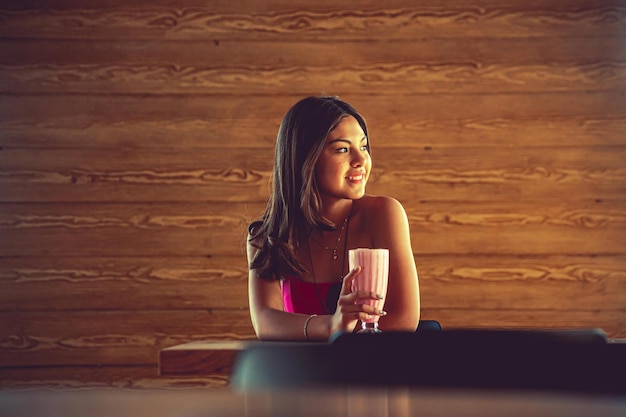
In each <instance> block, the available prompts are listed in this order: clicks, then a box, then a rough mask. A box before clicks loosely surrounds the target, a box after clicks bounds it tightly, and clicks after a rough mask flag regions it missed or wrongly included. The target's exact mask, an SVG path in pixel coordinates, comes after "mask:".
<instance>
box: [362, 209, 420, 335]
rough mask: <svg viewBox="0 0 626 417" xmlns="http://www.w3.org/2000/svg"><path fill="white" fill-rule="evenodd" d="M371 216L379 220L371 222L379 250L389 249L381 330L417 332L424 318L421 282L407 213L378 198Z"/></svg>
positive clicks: (380, 323)
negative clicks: (420, 289) (419, 281)
mask: <svg viewBox="0 0 626 417" xmlns="http://www.w3.org/2000/svg"><path fill="white" fill-rule="evenodd" d="M370 216H371V218H375V219H377V221H376V222H372V223H371V227H372V228H373V236H374V245H375V247H378V248H388V249H389V284H388V287H387V297H386V299H385V307H384V310H385V311H386V312H387V315H386V316H384V317H381V318H380V321H379V325H380V328H381V329H382V330H383V331H385V330H387V331H415V330H416V329H417V326H418V324H419V318H420V297H419V283H418V277H417V269H416V267H415V258H414V257H413V249H412V247H411V233H410V231H409V221H408V218H407V215H406V212H405V210H404V207H402V205H401V204H400V202H398V201H397V200H395V199H393V198H390V197H376V198H375V200H374V201H373V204H372V213H371V214H370ZM370 216H368V217H370Z"/></svg>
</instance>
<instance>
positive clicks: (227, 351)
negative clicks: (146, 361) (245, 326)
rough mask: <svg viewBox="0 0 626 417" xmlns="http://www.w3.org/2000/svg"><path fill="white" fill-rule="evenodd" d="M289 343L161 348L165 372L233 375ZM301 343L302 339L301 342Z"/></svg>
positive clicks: (200, 343)
mask: <svg viewBox="0 0 626 417" xmlns="http://www.w3.org/2000/svg"><path fill="white" fill-rule="evenodd" d="M608 342H609V343H625V344H626V339H617V338H611V339H608ZM260 344H262V345H263V346H272V345H276V346H285V345H290V344H291V345H293V344H296V342H261V341H259V340H232V341H231V340H203V341H196V342H189V343H185V344H181V345H177V346H172V347H168V348H165V349H163V350H161V351H160V352H159V373H160V375H161V376H171V377H185V376H209V375H211V376H221V377H229V376H230V375H231V371H232V370H233V365H234V364H235V360H236V359H237V355H239V353H240V352H242V351H243V350H244V349H246V348H248V347H253V346H255V345H260ZM299 344H300V345H301V344H302V343H299Z"/></svg>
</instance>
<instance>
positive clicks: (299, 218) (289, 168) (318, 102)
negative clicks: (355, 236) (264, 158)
mask: <svg viewBox="0 0 626 417" xmlns="http://www.w3.org/2000/svg"><path fill="white" fill-rule="evenodd" d="M346 116H353V117H354V118H355V119H356V120H357V122H358V123H359V125H360V126H361V128H362V129H363V132H364V133H365V136H366V137H368V134H367V125H366V123H365V119H364V118H363V117H362V116H361V115H360V114H359V113H358V112H357V111H356V110H355V109H354V108H353V107H352V106H351V105H350V104H348V103H346V102H344V101H342V100H339V98H337V97H330V96H322V97H306V98H304V99H302V100H300V101H299V102H297V103H296V104H295V105H293V107H291V109H289V111H288V112H287V113H286V114H285V117H284V118H283V120H282V122H281V124H280V128H279V129H278V135H277V137H276V148H275V152H274V171H273V176H272V191H271V195H270V197H269V200H268V202H267V206H266V208H265V211H264V212H263V214H262V215H261V217H260V218H259V219H258V220H256V221H254V222H252V223H251V224H250V226H249V227H248V233H249V235H250V242H251V243H253V244H254V246H255V247H256V248H257V249H258V251H257V252H256V254H255V256H254V258H253V259H252V260H251V262H250V265H249V268H250V269H255V270H256V271H257V273H258V274H259V276H261V277H262V278H266V279H282V278H284V277H285V276H288V275H301V274H302V273H304V272H306V269H305V268H304V266H303V265H302V263H301V262H300V261H299V260H298V257H297V256H296V253H295V247H296V246H297V245H298V242H302V241H304V240H305V239H306V238H307V233H308V231H309V230H310V229H311V227H318V228H321V229H323V230H333V229H335V228H336V225H335V224H333V223H332V222H331V221H329V220H328V219H326V218H324V217H323V216H322V214H321V198H320V193H319V190H318V187H317V183H316V180H315V165H316V163H317V160H318V158H319V155H320V153H321V152H322V149H323V147H324V143H325V141H326V137H327V136H328V133H330V131H331V130H333V129H334V128H335V127H337V125H338V124H339V122H340V121H341V120H342V119H343V118H344V117H346ZM369 146H370V142H369V140H368V141H367V150H368V151H369V152H370V153H371V151H370V147H369Z"/></svg>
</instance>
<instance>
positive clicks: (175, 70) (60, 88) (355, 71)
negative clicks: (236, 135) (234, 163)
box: [0, 40, 626, 95]
mask: <svg viewBox="0 0 626 417" xmlns="http://www.w3.org/2000/svg"><path fill="white" fill-rule="evenodd" d="M537 43H538V45H539V47H540V48H543V49H546V47H545V45H544V44H545V42H543V41H539V40H538V41H537ZM584 43H587V44H589V41H582V44H581V42H578V41H577V42H572V43H571V46H570V48H567V45H562V44H561V43H559V44H558V45H559V46H560V47H561V50H567V49H570V50H574V51H577V52H578V54H579V55H578V56H572V57H566V58H564V60H565V62H563V63H558V61H557V62H555V60H554V59H550V60H546V59H545V58H543V59H541V60H537V61H533V62H528V61H527V60H525V59H524V57H506V56H501V57H499V60H498V61H496V62H490V61H489V59H488V58H485V57H484V54H483V53H482V52H481V51H480V50H477V47H476V46H475V45H474V44H472V45H457V46H456V47H457V48H458V50H459V51H465V52H463V53H459V52H457V50H455V49H452V48H450V47H448V48H447V53H448V55H443V53H442V51H445V50H446V49H445V47H446V46H447V45H443V47H441V46H440V45H430V43H427V44H425V45H426V46H427V48H432V49H434V50H436V51H437V53H438V54H439V55H442V56H439V57H434V58H429V57H428V55H434V54H433V53H429V51H428V50H426V51H422V48H419V47H416V46H415V44H414V43H413V42H412V43H407V44H406V45H396V48H388V46H386V45H384V46H379V48H383V47H384V48H386V50H394V51H395V50H398V51H402V55H400V56H390V57H388V58H387V57H385V56H383V57H380V56H379V57H377V58H376V59H372V58H371V57H370V56H363V55H364V54H360V53H359V52H358V51H359V50H360V49H362V47H361V46H360V45H359V44H358V43H357V44H349V43H346V44H333V49H330V48H329V47H328V46H326V50H323V51H317V50H316V49H319V48H315V47H312V48H310V50H309V51H307V52H308V53H307V54H300V56H303V57H308V59H309V61H303V62H292V61H291V60H290V61H289V62H288V63H285V62H284V61H282V60H281V61H278V62H267V63H266V62H263V60H253V58H252V57H250V56H249V53H247V51H241V52H240V53H238V54H236V56H245V57H246V59H247V62H245V63H239V62H231V59H230V57H229V56H226V57H224V56H219V55H224V54H216V53H215V52H213V50H219V51H222V50H224V49H227V46H220V47H219V48H216V47H213V48H211V49H209V50H208V53H207V51H204V50H202V51H194V50H192V48H185V49H183V50H187V51H189V52H188V53H190V54H191V56H192V57H194V58H195V61H192V62H186V60H185V57H180V56H179V54H176V55H174V54H170V55H174V56H168V55H165V56H163V55H161V54H163V52H162V50H163V49H162V48H163V46H162V44H161V43H160V42H159V43H154V44H149V45H145V44H135V45H129V44H127V43H123V44H122V45H123V46H121V47H116V46H115V45H114V44H113V45H111V44H106V45H101V46H100V48H99V49H101V51H98V50H97V49H96V48H94V45H93V44H92V43H85V44H79V45H78V47H77V45H75V44H74V43H73V42H72V43H63V44H62V45H63V46H65V48H64V49H63V48H59V46H58V45H56V44H52V45H47V44H44V45H41V47H40V49H41V50H43V51H47V52H43V53H42V52H41V51H37V50H35V51H30V50H28V49H32V48H33V44H32V43H27V44H26V45H27V47H26V48H24V47H22V45H20V43H17V44H15V43H8V44H7V43H4V44H3V43H0V54H4V55H5V56H9V57H12V59H11V62H10V63H7V64H4V65H0V91H2V92H4V93H11V94H20V93H22V94H33V93H35V94H42V93H44V94H45V93H63V94H68V93H74V94H94V93H100V94H129V93H132V94H142V93H146V94H155V93H158V94H238V93H239V92H241V91H246V92H247V93H248V94H300V95H306V94H308V93H309V92H310V91H325V90H331V91H341V92H342V93H343V94H358V93H360V92H361V91H364V90H367V91H368V92H369V93H370V94H376V93H378V94H402V95H406V94H418V93H483V92H489V93H492V94H493V93H498V92H500V93H514V92H520V93H532V92H544V93H545V92H547V91H581V92H586V91H593V90H599V91H603V90H616V89H624V88H626V63H625V62H622V61H623V55H624V54H623V48H620V47H619V46H615V48H614V49H613V50H612V51H611V54H610V55H609V56H608V57H605V58H600V59H596V60H594V61H590V57H589V56H588V55H589V54H588V53H587V52H586V51H585V49H584V46H585V45H584ZM526 44H528V41H526ZM83 45H84V46H83ZM295 45H296V47H297V49H298V50H302V49H307V46H306V45H301V44H295ZM575 45H576V46H575ZM81 46H83V50H81V48H80V47H81ZM272 46H273V47H272V48H267V47H265V45H252V46H251V47H252V48H254V49H256V50H259V51H263V53H264V56H284V55H285V54H286V53H287V51H283V50H282V49H284V47H283V46H282V45H278V46H275V45H272ZM519 46H520V45H487V46H485V47H484V49H487V50H498V51H500V50H503V49H504V50H509V51H520V50H521V51H525V50H535V48H520V47H519ZM203 47H204V48H206V45H203ZM121 48H126V49H124V50H123V51H121V52H117V53H115V51H116V50H117V49H121ZM609 48H610V45H608V46H607V45H606V42H605V41H604V40H599V41H596V43H595V44H590V45H589V46H588V47H587V49H588V50H595V51H597V50H601V51H607V50H609ZM94 49H96V50H94ZM135 49H138V50H140V51H144V53H143V54H138V53H135V52H134V50H135ZM233 49H235V48H233ZM268 49H269V50H268ZM272 49H274V51H272ZM178 50H180V45H177V51H178ZM345 50H348V51H354V52H353V53H354V54H355V56H354V57H351V56H349V55H348V54H345V53H344V51H345ZM368 50H369V48H368ZM70 51H72V52H70ZM73 51H76V52H73ZM145 51H147V53H146V52H145ZM407 51H410V52H407ZM467 51H472V52H473V54H474V55H473V56H472V55H469V56H467V55H468V52H467ZM150 52H151V53H152V56H150V55H149V53H150ZM294 52H295V51H294ZM540 52H543V54H542V56H543V57H545V56H550V57H552V56H553V54H552V52H551V51H550V50H548V51H540ZM369 53H370V54H375V53H376V51H369ZM48 54H51V55H52V56H50V58H47V55H48ZM74 54H76V55H74ZM323 54H327V56H328V58H324V55H323ZM110 55H113V56H112V57H110V58H108V59H107V57H108V56H110ZM116 55H119V57H116ZM137 55H140V56H141V55H148V56H146V57H145V58H144V60H143V61H142V60H138V57H137ZM216 55H218V56H216ZM346 55H347V56H346ZM425 55H426V56H425ZM19 56H26V57H31V58H30V59H32V57H37V61H36V62H35V63H23V62H19V61H18V62H15V63H13V62H14V61H17V59H18V58H17V57H19ZM73 56H75V57H76V58H74V57H73ZM337 56H344V58H343V60H347V62H343V60H338V59H336V58H335V57H337ZM53 57H58V58H54V59H53ZM96 57H97V58H96ZM200 57H201V58H200ZM313 57H314V58H313ZM116 58H117V59H116ZM24 60H25V59H24ZM75 61H78V62H75ZM324 61H329V62H328V63H325V62H324ZM333 61H334V62H333ZM520 61H521V62H520ZM0 62H2V61H0Z"/></svg>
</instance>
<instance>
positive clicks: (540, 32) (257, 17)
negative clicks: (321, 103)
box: [0, 1, 626, 40]
mask: <svg viewBox="0 0 626 417" xmlns="http://www.w3.org/2000/svg"><path fill="white" fill-rule="evenodd" d="M246 4H248V3H246ZM583 4H584V5H586V7H584V8H581V5H580V3H579V2H574V3H573V4H572V3H569V4H567V3H562V2H561V3H559V4H557V5H555V6H552V7H550V8H549V7H547V6H545V5H541V7H537V6H536V5H534V4H531V5H525V4H524V3H522V2H516V3H513V4H512V5H511V6H509V7H506V6H501V5H499V4H493V3H491V4H488V5H485V6H483V7H480V6H478V5H471V6H470V5H467V3H466V2H460V3H452V4H446V7H442V6H441V5H433V4H432V3H431V4H429V5H425V4H420V6H419V7H407V5H406V2H404V3H402V4H399V5H395V7H394V6H392V5H389V4H385V7H381V5H380V3H378V4H375V5H374V4H373V3H368V4H364V5H361V4H359V7H354V8H351V9H349V10H346V9H345V8H342V6H340V5H338V4H333V5H329V3H326V4H317V6H313V5H310V4H308V3H307V5H306V10H305V9H304V8H303V7H302V5H300V6H298V5H296V4H293V3H289V4H285V3H282V4H281V3H278V4H275V5H272V7H271V8H263V9H261V10H259V9H257V8H253V9H250V8H248V9H243V10H245V12H244V11H243V10H241V9H239V8H235V7H232V6H231V7H222V8H219V9H217V10H216V9H215V8H213V7H207V6H206V5H202V6H196V7H187V8H180V7H175V6H173V5H170V4H165V5H163V6H161V7H159V5H158V4H157V5H154V6H151V5H144V6H143V7H140V8H138V7H135V8H132V9H131V8H119V7H115V8H101V9H97V8H96V9H94V8H92V7H85V6H83V7H76V6H74V7H75V8H70V9H64V10H59V11H57V12H56V13H50V10H49V9H48V7H45V6H43V5H42V6H40V7H41V8H34V7H33V8H32V9H26V10H17V11H13V10H11V8H10V7H5V10H4V11H3V25H2V26H0V29H1V30H0V36H3V37H34V38H75V39H76V38H91V39H93V38H114V39H141V38H144V39H145V38H152V39H154V38H156V39H159V38H168V39H187V40H190V39H201V40H215V39H220V38H227V39H255V38H257V39H258V38H265V39H282V38H293V37H297V38H301V39H302V38H304V39H329V38H330V39H337V38H338V39H363V38H366V39H368V38H369V39H371V38H375V39H376V38H380V37H388V38H393V39H415V38H418V39H419V38H422V37H433V36H437V37H442V36H444V37H457V36H463V37H466V36H469V37H472V36H497V37H529V36H580V35H581V34H582V35H598V34H617V33H619V32H620V31H623V30H624V29H625V26H626V23H625V20H626V18H625V17H624V14H625V12H624V8H625V5H624V4H623V3H621V4H618V5H615V4H614V3H612V2H603V3H600V4H597V3H595V4H594V3H590V2H587V1H585V2H583ZM105 7H106V6H105ZM255 9H256V10H255ZM231 10H232V11H231Z"/></svg>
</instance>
